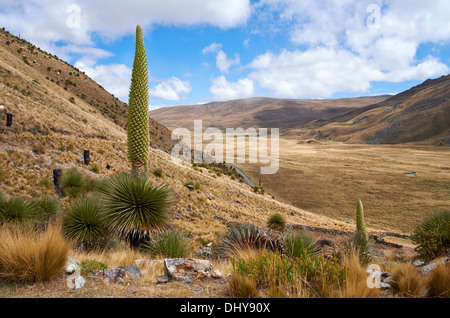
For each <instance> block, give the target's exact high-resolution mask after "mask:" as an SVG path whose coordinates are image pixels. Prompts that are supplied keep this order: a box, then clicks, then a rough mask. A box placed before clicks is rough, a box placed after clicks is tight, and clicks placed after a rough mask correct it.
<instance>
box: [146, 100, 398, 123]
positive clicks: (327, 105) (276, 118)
mask: <svg viewBox="0 0 450 318" xmlns="http://www.w3.org/2000/svg"><path fill="white" fill-rule="evenodd" d="M388 97H389V96H376V97H361V98H346V99H335V100H295V99H275V98H250V99H239V100H232V101H228V102H214V103H210V104H206V105H195V106H178V107H168V108H161V109H158V110H155V111H152V112H151V113H150V115H151V116H152V117H153V118H155V119H156V120H158V121H159V122H161V123H162V124H164V125H166V126H167V127H168V128H170V129H175V128H178V127H184V128H188V129H192V127H193V125H194V120H203V127H204V128H205V129H206V128H208V127H217V128H220V129H226V128H239V127H242V128H250V127H254V128H258V127H260V128H280V129H281V130H282V131H283V130H287V129H290V128H297V127H305V126H307V124H308V123H309V122H311V121H314V120H317V119H323V120H326V119H329V118H332V117H335V116H337V115H340V114H343V113H346V112H348V111H349V110H355V109H359V108H361V107H363V106H366V105H369V104H373V103H378V102H380V101H383V100H385V99H386V98H388Z"/></svg>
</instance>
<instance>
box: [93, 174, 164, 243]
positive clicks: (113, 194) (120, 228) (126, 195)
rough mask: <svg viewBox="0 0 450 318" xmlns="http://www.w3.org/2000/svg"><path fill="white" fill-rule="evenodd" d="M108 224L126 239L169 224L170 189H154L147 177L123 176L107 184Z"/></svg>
mask: <svg viewBox="0 0 450 318" xmlns="http://www.w3.org/2000/svg"><path fill="white" fill-rule="evenodd" d="M100 191H101V192H102V193H103V194H104V202H105V208H106V214H105V216H106V221H107V223H108V225H109V226H110V228H111V229H112V230H114V231H115V232H117V234H119V235H121V236H123V237H130V236H135V235H137V236H140V235H145V234H147V233H150V232H151V231H152V230H154V229H160V228H164V227H165V226H166V225H167V224H168V222H169V219H170V217H169V210H170V207H171V205H172V191H171V189H170V188H169V187H168V186H167V185H163V186H153V185H152V184H151V183H150V182H149V180H148V179H147V177H146V176H144V175H138V174H125V173H124V174H120V175H117V176H115V177H113V178H111V179H109V180H107V181H106V182H105V184H104V185H103V187H102V188H101V190H100Z"/></svg>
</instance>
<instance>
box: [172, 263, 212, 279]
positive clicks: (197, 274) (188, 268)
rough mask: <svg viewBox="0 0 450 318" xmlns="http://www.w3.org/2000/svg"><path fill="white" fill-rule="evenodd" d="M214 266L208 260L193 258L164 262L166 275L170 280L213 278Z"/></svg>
mask: <svg viewBox="0 0 450 318" xmlns="http://www.w3.org/2000/svg"><path fill="white" fill-rule="evenodd" d="M211 271H212V264H211V263H210V262H209V261H206V260H198V259H191V258H179V259H166V260H164V273H165V275H166V276H167V277H169V279H175V280H178V281H183V280H184V279H186V278H191V279H200V278H207V277H210V276H211Z"/></svg>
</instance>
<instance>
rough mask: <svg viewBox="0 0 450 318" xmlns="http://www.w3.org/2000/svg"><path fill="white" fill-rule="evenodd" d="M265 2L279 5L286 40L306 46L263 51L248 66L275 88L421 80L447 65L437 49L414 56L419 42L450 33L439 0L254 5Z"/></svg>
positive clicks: (360, 87)
mask: <svg viewBox="0 0 450 318" xmlns="http://www.w3.org/2000/svg"><path fill="white" fill-rule="evenodd" d="M374 5H375V6H374ZM369 6H371V7H369ZM377 6H378V7H377ZM373 7H375V8H378V9H379V13H380V14H379V15H377V12H376V11H373V10H370V9H371V8H373ZM263 9H264V10H267V9H269V10H271V11H276V12H278V15H279V17H280V22H279V23H280V24H281V23H285V24H289V26H290V27H289V29H290V34H289V36H290V40H291V42H292V43H293V44H294V45H298V46H299V47H300V46H302V47H304V49H303V50H290V51H288V50H282V51H281V52H279V53H273V52H266V53H264V54H261V55H260V56H258V57H256V58H255V59H254V60H253V62H252V63H250V65H249V66H248V67H249V68H251V69H253V71H252V72H251V73H250V74H249V78H250V79H252V80H253V81H255V82H256V83H258V84H259V86H261V87H263V88H266V89H269V90H271V91H273V92H275V93H276V94H277V95H279V96H286V97H330V96H332V95H333V94H334V93H336V92H355V93H363V92H366V91H368V90H369V89H370V87H371V83H372V82H374V81H385V82H401V81H407V80H425V79H427V78H429V77H434V76H439V75H444V74H448V73H449V71H450V69H449V67H448V65H447V64H445V63H443V62H442V61H440V60H439V59H438V58H436V57H432V56H427V57H425V58H422V59H418V58H417V52H418V49H419V47H420V45H421V44H423V43H430V42H431V43H437V44H440V43H448V42H449V41H450V20H449V19H448V16H449V15H450V7H449V6H448V2H447V1H445V0H436V1H432V2H423V1H417V0H414V1H408V3H407V4H406V3H405V2H404V1H401V0H384V1H381V0H362V1H356V0H345V1H340V2H336V1H332V0H324V1H314V0H304V1H296V0H284V1H279V0H261V1H260V2H259V3H257V4H256V5H255V10H263ZM374 19H375V22H377V24H376V26H377V27H375V28H374V27H371V26H372V25H371V23H373V21H374Z"/></svg>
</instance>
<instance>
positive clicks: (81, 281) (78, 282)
mask: <svg viewBox="0 0 450 318" xmlns="http://www.w3.org/2000/svg"><path fill="white" fill-rule="evenodd" d="M74 285H75V288H74V290H80V289H82V288H83V287H84V285H86V278H84V277H83V276H81V275H78V276H77V277H75V283H74Z"/></svg>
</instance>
